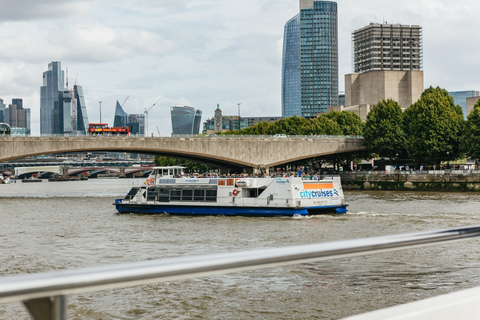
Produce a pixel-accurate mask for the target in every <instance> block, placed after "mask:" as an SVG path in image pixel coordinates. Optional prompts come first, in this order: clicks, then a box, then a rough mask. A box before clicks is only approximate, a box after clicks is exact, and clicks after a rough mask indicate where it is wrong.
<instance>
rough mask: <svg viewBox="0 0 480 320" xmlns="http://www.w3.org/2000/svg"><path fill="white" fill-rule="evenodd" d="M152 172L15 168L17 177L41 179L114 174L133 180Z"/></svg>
mask: <svg viewBox="0 0 480 320" xmlns="http://www.w3.org/2000/svg"><path fill="white" fill-rule="evenodd" d="M152 171H153V169H152V168H151V167H70V166H68V167H67V166H64V165H61V166H34V167H17V168H15V175H16V176H18V177H20V178H28V177H31V176H32V175H38V176H39V177H50V176H52V175H60V176H70V177H73V176H80V175H88V176H89V177H91V178H96V177H97V176H98V175H99V174H112V175H116V176H119V177H126V178H133V177H135V176H147V175H148V174H150V173H151V172H152Z"/></svg>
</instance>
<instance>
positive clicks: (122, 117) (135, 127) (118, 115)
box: [113, 101, 145, 135]
mask: <svg viewBox="0 0 480 320" xmlns="http://www.w3.org/2000/svg"><path fill="white" fill-rule="evenodd" d="M113 126H114V127H125V126H127V127H129V128H130V133H131V134H139V135H144V134H145V115H144V114H128V113H126V112H125V111H124V110H123V108H122V106H121V105H120V103H119V102H118V101H117V106H116V108H115V118H114V120H113Z"/></svg>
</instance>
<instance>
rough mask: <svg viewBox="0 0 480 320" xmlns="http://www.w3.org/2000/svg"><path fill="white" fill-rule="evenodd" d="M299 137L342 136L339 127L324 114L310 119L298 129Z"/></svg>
mask: <svg viewBox="0 0 480 320" xmlns="http://www.w3.org/2000/svg"><path fill="white" fill-rule="evenodd" d="M300 134H301V135H312V134H316V135H342V134H343V131H342V128H341V127H340V125H339V124H338V123H337V122H335V121H334V120H332V119H330V118H329V117H327V116H326V115H325V114H322V115H320V116H319V117H318V118H314V119H310V120H308V122H307V123H305V124H304V125H303V126H302V127H301V128H300Z"/></svg>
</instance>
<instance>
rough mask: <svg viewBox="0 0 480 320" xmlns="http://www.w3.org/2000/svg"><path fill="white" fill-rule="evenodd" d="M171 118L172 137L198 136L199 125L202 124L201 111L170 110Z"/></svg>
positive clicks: (180, 108) (182, 108) (179, 108)
mask: <svg viewBox="0 0 480 320" xmlns="http://www.w3.org/2000/svg"><path fill="white" fill-rule="evenodd" d="M170 113H171V116H172V133H173V135H177V134H181V135H193V134H199V132H200V124H201V122H202V111H200V110H198V109H195V108H192V107H187V106H185V107H178V106H173V107H171V108H170Z"/></svg>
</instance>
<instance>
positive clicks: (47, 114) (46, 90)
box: [40, 61, 65, 135]
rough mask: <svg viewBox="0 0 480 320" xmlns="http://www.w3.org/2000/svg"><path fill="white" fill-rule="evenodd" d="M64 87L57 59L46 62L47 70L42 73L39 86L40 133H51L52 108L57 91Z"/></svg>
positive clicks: (55, 100)
mask: <svg viewBox="0 0 480 320" xmlns="http://www.w3.org/2000/svg"><path fill="white" fill-rule="evenodd" d="M64 88H65V75H64V72H63V70H62V66H61V63H60V62H59V61H52V62H51V63H49V64H48V71H46V72H44V73H43V86H42V87H40V134H41V135H43V134H47V135H48V134H52V133H53V131H54V127H53V109H54V107H55V102H58V97H59V92H63V90H64Z"/></svg>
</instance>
